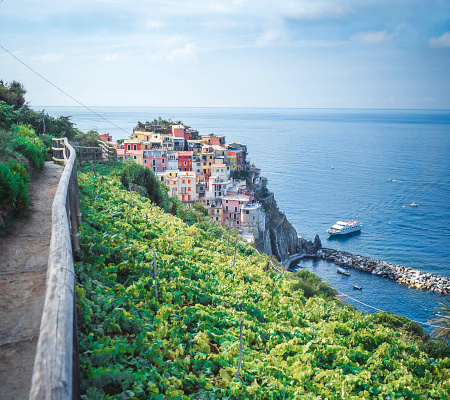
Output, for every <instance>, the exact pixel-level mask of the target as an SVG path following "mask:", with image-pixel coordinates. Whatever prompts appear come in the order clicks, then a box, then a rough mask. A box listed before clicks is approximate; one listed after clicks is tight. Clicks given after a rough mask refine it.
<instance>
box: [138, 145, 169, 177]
mask: <svg viewBox="0 0 450 400" xmlns="http://www.w3.org/2000/svg"><path fill="white" fill-rule="evenodd" d="M142 165H143V166H144V167H147V168H150V169H151V170H152V171H153V172H154V173H155V174H156V173H157V172H165V171H166V170H167V151H165V150H144V151H143V163H142Z"/></svg>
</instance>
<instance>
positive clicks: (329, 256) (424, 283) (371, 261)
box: [313, 248, 450, 294]
mask: <svg viewBox="0 0 450 400" xmlns="http://www.w3.org/2000/svg"><path fill="white" fill-rule="evenodd" d="M313 257H315V258H322V259H324V260H326V261H331V262H333V263H335V264H336V265H339V266H343V267H348V268H353V269H356V270H358V271H362V272H367V273H371V274H373V275H378V276H382V277H384V278H389V279H392V280H395V281H397V282H398V283H401V284H405V285H408V286H411V287H413V288H415V289H419V290H429V291H432V292H436V293H440V294H449V293H450V278H447V277H445V276H441V275H433V274H431V273H425V272H423V271H419V270H416V269H413V268H406V267H402V266H400V265H394V264H391V263H388V262H386V261H380V260H377V259H375V258H370V257H365V256H360V255H355V254H351V253H347V252H344V251H338V250H333V249H325V248H322V249H318V250H317V251H316V253H315V254H314V255H313Z"/></svg>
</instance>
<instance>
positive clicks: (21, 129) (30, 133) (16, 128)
mask: <svg viewBox="0 0 450 400" xmlns="http://www.w3.org/2000/svg"><path fill="white" fill-rule="evenodd" d="M10 131H11V132H12V133H13V134H14V135H16V136H19V137H27V138H35V137H37V135H36V132H35V131H34V129H33V128H32V127H31V126H29V125H28V126H27V125H16V124H14V125H13V126H12V127H11V129H10Z"/></svg>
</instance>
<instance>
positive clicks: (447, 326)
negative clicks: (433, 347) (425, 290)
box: [430, 299, 450, 342]
mask: <svg viewBox="0 0 450 400" xmlns="http://www.w3.org/2000/svg"><path fill="white" fill-rule="evenodd" d="M439 306H440V307H438V309H437V311H438V312H437V314H436V315H435V316H434V317H432V318H431V319H430V322H431V323H432V324H434V325H436V326H437V327H436V328H434V329H433V333H432V335H433V337H435V338H437V339H443V340H446V341H447V342H448V341H450V300H449V299H445V300H444V301H440V302H439Z"/></svg>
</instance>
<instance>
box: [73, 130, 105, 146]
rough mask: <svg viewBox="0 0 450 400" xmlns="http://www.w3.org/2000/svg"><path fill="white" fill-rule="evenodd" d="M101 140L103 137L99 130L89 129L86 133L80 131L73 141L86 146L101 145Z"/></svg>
mask: <svg viewBox="0 0 450 400" xmlns="http://www.w3.org/2000/svg"><path fill="white" fill-rule="evenodd" d="M99 140H101V138H100V135H99V134H98V132H97V131H88V132H86V133H83V132H81V131H78V132H77V134H76V136H75V137H74V138H73V142H75V143H77V145H79V146H86V147H99V144H98V141H99Z"/></svg>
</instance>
